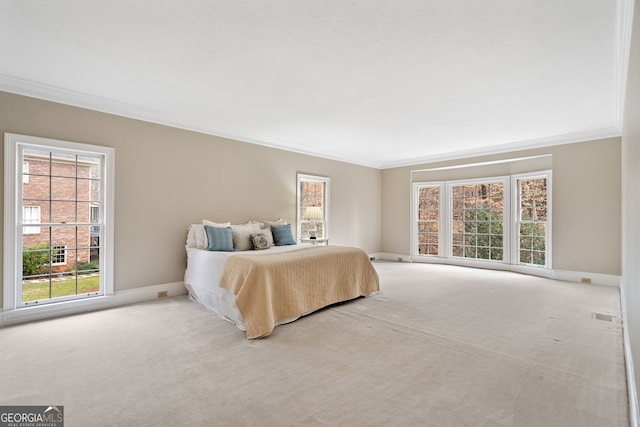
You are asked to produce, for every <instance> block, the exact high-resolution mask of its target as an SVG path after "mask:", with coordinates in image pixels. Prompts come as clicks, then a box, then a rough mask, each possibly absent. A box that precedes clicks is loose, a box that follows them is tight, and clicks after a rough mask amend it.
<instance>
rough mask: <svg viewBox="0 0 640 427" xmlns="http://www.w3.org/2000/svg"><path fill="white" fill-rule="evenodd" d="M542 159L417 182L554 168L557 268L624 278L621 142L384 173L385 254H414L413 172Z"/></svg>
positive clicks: (428, 176)
mask: <svg viewBox="0 0 640 427" xmlns="http://www.w3.org/2000/svg"><path fill="white" fill-rule="evenodd" d="M543 155H550V157H541V158H538V159H535V160H530V161H527V162H515V163H499V164H495V165H492V166H482V167H472V168H461V169H449V170H444V171H438V172H428V173H426V172H419V173H418V172H416V173H414V175H415V179H414V181H418V180H423V179H424V180H434V181H437V180H452V179H467V178H472V177H483V176H500V175H505V174H513V173H522V172H532V171H536V170H542V169H548V168H549V167H550V168H551V169H552V170H553V196H552V197H553V238H552V239H553V243H552V245H553V246H552V251H553V260H552V265H553V268H554V269H558V270H569V271H577V272H589V273H600V274H612V275H620V274H621V265H620V233H621V220H620V212H621V211H620V203H621V201H620V200H621V190H620V179H621V177H620V139H619V138H612V139H605V140H599V141H590V142H582V143H575V144H566V145H558V146H553V147H547V148H544V149H535V150H526V151H519V152H512V153H506V154H500V155H494V156H483V157H477V158H470V159H463V160H456V161H448V162H438V163H432V164H421V165H416V166H409V167H401V168H393V169H386V170H383V171H382V206H383V208H382V252H388V253H394V254H402V255H408V254H409V253H410V251H411V249H410V248H411V236H410V234H411V229H410V225H411V224H410V220H411V216H410V198H411V185H410V182H411V179H412V171H417V170H420V169H432V168H438V167H443V166H452V165H463V164H472V163H482V162H489V161H495V160H503V159H517V158H522V157H529V156H543Z"/></svg>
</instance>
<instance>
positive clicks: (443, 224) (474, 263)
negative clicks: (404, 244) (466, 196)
mask: <svg viewBox="0 0 640 427" xmlns="http://www.w3.org/2000/svg"><path fill="white" fill-rule="evenodd" d="M536 178H546V179H547V227H546V235H545V238H546V242H545V248H546V257H545V261H546V265H545V266H542V265H540V266H538V265H533V264H521V263H520V262H519V260H520V257H519V253H520V250H519V241H520V236H519V221H518V218H519V207H520V197H519V188H518V180H521V179H536ZM494 182H501V183H503V185H504V195H503V197H504V203H503V220H504V223H503V260H502V261H499V260H485V259H476V258H463V257H453V256H452V249H451V246H452V230H451V224H452V221H453V206H452V200H451V193H452V187H454V186H460V185H467V184H468V185H472V184H484V183H494ZM434 186H439V187H440V228H439V248H438V253H439V255H438V256H435V255H421V254H419V250H418V206H417V196H418V189H419V188H424V187H434ZM411 188H412V193H411V259H412V261H417V262H434V261H435V262H442V263H446V264H455V265H464V266H471V267H486V268H496V269H507V270H514V271H521V272H525V273H534V274H541V275H548V274H549V272H550V270H551V268H552V264H551V259H552V222H553V221H552V199H553V198H552V190H551V189H552V172H551V171H550V170H546V171H536V172H530V173H522V174H514V175H506V176H495V177H483V178H472V179H461V180H451V181H430V182H413V183H412V187H411Z"/></svg>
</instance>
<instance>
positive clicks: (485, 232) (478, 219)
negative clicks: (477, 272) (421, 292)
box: [412, 171, 551, 268]
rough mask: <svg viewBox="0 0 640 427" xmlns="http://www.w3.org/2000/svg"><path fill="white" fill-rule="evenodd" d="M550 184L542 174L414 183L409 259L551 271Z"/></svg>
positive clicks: (547, 176)
mask: <svg viewBox="0 0 640 427" xmlns="http://www.w3.org/2000/svg"><path fill="white" fill-rule="evenodd" d="M550 180H551V172H550V171H545V172H539V173H530V174H522V175H514V176H507V177H494V178H485V179H477V180H465V181H450V182H429V183H414V184H413V203H414V209H413V216H414V221H412V223H413V232H412V235H413V244H412V256H414V257H415V258H414V259H416V260H419V259H425V260H426V259H428V258H429V257H438V258H441V259H449V260H452V261H453V260H457V261H455V262H456V263H463V264H464V263H469V262H470V261H480V262H488V263H502V264H513V265H521V266H525V267H546V268H550V249H551V245H550V236H551V233H550V228H551V221H550V218H551V217H550V212H551V197H550V194H551V186H550ZM512 201H513V202H512ZM510 207H513V211H512V210H511V208H510Z"/></svg>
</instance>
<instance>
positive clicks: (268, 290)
mask: <svg viewBox="0 0 640 427" xmlns="http://www.w3.org/2000/svg"><path fill="white" fill-rule="evenodd" d="M224 225H225V224H222V226H224ZM194 229H195V231H194ZM263 230H264V229H263ZM198 232H200V230H199V228H198V227H196V225H192V226H191V227H189V233H190V235H189V236H188V238H187V246H186V251H187V268H186V271H185V281H184V282H185V286H186V288H187V290H188V292H189V298H191V299H192V300H193V301H195V302H198V303H200V304H202V305H203V306H204V307H205V308H206V309H207V310H209V311H211V312H213V313H215V314H216V315H217V316H218V317H220V318H222V319H224V320H227V321H229V322H231V323H233V324H235V325H236V326H237V327H238V328H239V329H240V330H242V331H245V333H246V336H247V338H248V339H255V338H262V337H265V336H267V335H269V334H270V333H271V332H272V331H273V329H274V328H275V327H276V326H277V325H281V324H285V323H289V322H293V321H294V320H296V319H298V318H300V317H301V316H304V315H307V314H310V313H312V312H314V311H317V310H319V309H321V308H323V307H327V306H329V305H332V304H335V303H338V302H344V301H348V300H352V299H355V298H358V297H360V296H369V295H372V294H375V293H378V292H379V279H378V274H377V272H376V271H375V269H374V267H373V265H372V264H371V261H370V260H369V257H368V255H367V254H366V252H364V251H363V250H362V249H360V248H354V247H346V246H313V245H309V244H288V245H283V246H277V245H269V247H268V248H267V249H263V250H238V251H235V250H234V251H214V250H207V249H206V248H205V247H203V245H202V243H201V242H200V244H198V243H197V242H196V240H197V239H196V238H194V237H193V236H194V233H198ZM200 239H202V237H200ZM205 240H206V237H205ZM235 246H236V245H235V243H234V247H235Z"/></svg>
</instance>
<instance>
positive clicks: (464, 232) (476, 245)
mask: <svg viewBox="0 0 640 427" xmlns="http://www.w3.org/2000/svg"><path fill="white" fill-rule="evenodd" d="M504 189H505V185H504V183H503V182H488V183H476V184H465V185H456V186H452V187H451V202H452V218H453V221H452V223H451V233H452V248H451V253H452V256H454V257H464V258H475V259H486V260H496V261H501V260H503V253H504V252H503V249H504V248H503V238H502V237H503V236H502V233H503V229H504V227H503V224H502V221H503V217H504ZM461 243H462V244H463V245H464V247H463V248H461V246H460V244H461Z"/></svg>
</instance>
